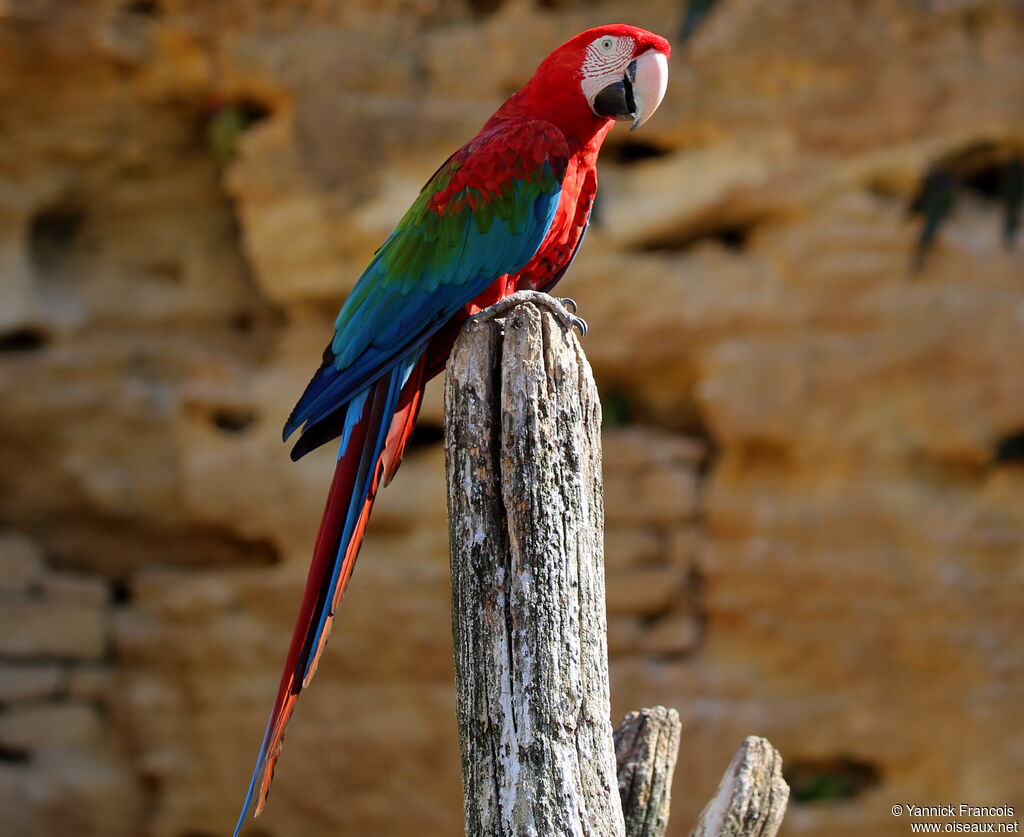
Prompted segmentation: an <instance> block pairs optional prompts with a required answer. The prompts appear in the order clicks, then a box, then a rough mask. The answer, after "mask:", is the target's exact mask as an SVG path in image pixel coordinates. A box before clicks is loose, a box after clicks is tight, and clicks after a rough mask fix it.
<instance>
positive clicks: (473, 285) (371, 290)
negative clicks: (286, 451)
mask: <svg viewBox="0 0 1024 837" xmlns="http://www.w3.org/2000/svg"><path fill="white" fill-rule="evenodd" d="M567 160H568V146H567V144H566V141H565V137H564V136H563V135H562V133H561V131H559V130H558V129H557V128H555V127H554V126H553V125H551V124H550V123H549V122H544V121H540V120H531V121H524V122H518V121H517V122H505V123H498V124H497V125H495V126H494V127H491V128H490V129H489V130H487V131H485V132H483V133H481V134H480V135H479V136H478V137H476V138H475V139H474V140H472V141H471V142H469V143H468V144H467V145H465V146H463V147H462V148H461V149H459V151H457V152H456V153H455V154H453V155H452V156H451V157H450V158H449V159H448V160H447V161H446V162H445V164H444V165H443V166H441V168H440V169H438V171H437V172H436V173H435V174H434V176H433V177H432V178H431V179H430V180H429V181H428V182H427V185H426V186H425V187H424V188H423V191H422V192H420V195H419V197H418V198H417V200H416V202H415V203H414V204H413V205H412V207H411V208H410V209H409V211H408V212H407V213H406V214H405V217H403V218H402V220H401V221H400V222H399V224H398V226H397V227H396V228H395V231H394V232H393V233H392V234H391V235H390V236H389V237H388V239H387V240H386V241H385V242H384V244H383V245H381V247H380V249H379V250H378V251H377V252H376V254H375V255H374V258H373V260H372V261H371V262H370V265H369V267H367V269H366V271H365V272H364V273H363V275H362V276H361V277H360V278H359V281H358V282H357V283H356V285H355V287H354V288H353V290H352V293H351V294H350V295H349V297H348V299H346V300H345V304H344V306H343V307H342V309H341V312H340V313H339V314H338V318H337V320H336V321H335V331H334V339H333V340H332V341H331V343H330V345H329V346H328V347H327V349H326V350H325V352H324V359H323V363H322V365H321V366H320V368H319V369H318V370H317V372H316V374H315V375H314V376H313V379H312V380H311V381H310V383H309V385H308V386H307V388H306V391H305V392H304V393H303V395H302V397H301V398H300V399H299V402H298V404H296V406H295V409H294V410H293V411H292V414H291V416H290V417H289V419H288V421H287V423H286V424H285V428H284V436H285V438H286V439H287V438H288V436H289V435H291V433H292V432H294V431H295V430H296V428H298V427H299V426H300V425H301V426H303V435H302V437H301V438H300V440H299V442H298V443H297V444H296V446H295V449H294V450H293V451H292V458H293V459H298V458H299V457H300V456H302V455H303V454H305V453H306V452H308V451H309V450H312V449H313V448H315V447H318V446H319V445H321V444H323V443H324V442H327V441H329V440H330V439H332V438H334V437H335V436H337V435H339V433H340V432H341V429H342V428H341V422H340V421H339V419H338V413H339V411H340V410H341V408H342V407H343V406H344V405H345V403H346V402H347V401H348V400H349V399H350V398H352V397H353V396H354V395H356V394H358V393H359V392H361V391H362V390H363V389H365V388H366V387H367V386H368V385H369V384H370V383H372V382H373V381H375V380H377V379H378V378H379V377H380V376H381V375H383V374H385V373H387V372H388V371H389V370H390V369H391V368H392V367H393V366H394V365H395V364H396V363H397V362H398V361H399V360H400V359H401V358H403V357H406V356H408V355H409V353H410V352H412V351H415V350H416V349H417V348H422V347H423V346H425V345H426V343H427V341H428V340H429V339H430V337H431V336H432V335H433V334H434V333H435V332H436V331H437V330H438V329H439V328H440V327H441V326H443V325H444V324H445V323H446V322H447V321H448V320H449V319H451V317H452V316H454V315H455V314H456V312H457V311H458V310H459V309H460V308H461V307H462V306H464V305H465V304H466V303H467V302H469V301H470V300H471V299H473V298H474V297H475V296H477V295H478V294H480V293H481V292H482V291H484V290H485V289H486V288H487V287H488V286H489V285H490V284H492V283H493V282H494V281H495V280H496V279H498V278H499V277H500V276H503V275H505V274H508V273H515V272H516V271H518V270H520V269H521V268H522V267H523V266H524V265H526V264H527V263H528V262H529V261H530V259H531V258H532V257H533V255H534V254H535V253H536V252H537V249H538V248H539V247H540V245H541V243H542V242H543V241H544V238H545V236H546V235H547V232H548V229H549V228H550V226H551V222H552V220H553V218H554V216H555V211H556V209H557V207H558V202H559V198H560V196H561V191H562V179H563V177H564V175H565V170H566V165H567Z"/></svg>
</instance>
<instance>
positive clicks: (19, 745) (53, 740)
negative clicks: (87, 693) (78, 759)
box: [0, 703, 102, 753]
mask: <svg viewBox="0 0 1024 837" xmlns="http://www.w3.org/2000/svg"><path fill="white" fill-rule="evenodd" d="M101 731H102V724H101V721H100V717H99V714H98V713H97V712H96V709H95V708H94V707H92V706H89V705H88V704H84V703H53V704H47V703H40V704H38V705H36V706H25V707H14V708H11V709H8V710H7V711H5V712H3V713H2V714H0V744H2V745H3V746H5V747H9V748H11V749H14V750H25V751H27V752H29V753H32V752H35V751H36V750H45V749H53V748H84V749H88V748H90V747H96V746H98V745H99V743H100V741H101Z"/></svg>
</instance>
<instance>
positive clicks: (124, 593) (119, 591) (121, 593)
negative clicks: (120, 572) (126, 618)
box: [110, 578, 135, 607]
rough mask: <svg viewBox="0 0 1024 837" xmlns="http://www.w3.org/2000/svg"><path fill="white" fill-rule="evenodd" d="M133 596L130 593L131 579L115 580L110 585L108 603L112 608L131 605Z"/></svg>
mask: <svg viewBox="0 0 1024 837" xmlns="http://www.w3.org/2000/svg"><path fill="white" fill-rule="evenodd" d="M134 597H135V594H134V593H133V592H132V585H131V579H129V578H115V579H114V580H113V581H112V582H111V584H110V601H111V604H113V605H114V607H125V606H126V605H130V604H131V603H132V599H133V598H134Z"/></svg>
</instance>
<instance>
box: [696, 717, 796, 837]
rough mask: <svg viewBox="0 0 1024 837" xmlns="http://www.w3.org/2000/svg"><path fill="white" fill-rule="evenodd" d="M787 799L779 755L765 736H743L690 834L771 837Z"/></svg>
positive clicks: (699, 836)
mask: <svg viewBox="0 0 1024 837" xmlns="http://www.w3.org/2000/svg"><path fill="white" fill-rule="evenodd" d="M788 801H789V785H787V784H786V781H785V780H784V779H783V778H782V757H781V756H780V755H779V753H778V751H777V750H776V749H775V748H774V747H773V746H772V745H771V743H770V742H769V741H768V739H766V738H758V737H757V736H755V735H750V736H747V738H746V739H744V741H743V743H742V744H741V745H740V748H739V749H738V750H737V751H736V755H734V756H733V757H732V761H731V762H730V763H729V767H728V768H727V769H726V771H725V775H724V776H722V781H721V782H720V783H719V785H718V792H717V793H716V794H715V796H714V797H713V798H712V800H711V801H710V802H709V803H708V804H707V807H705V808H704V811H703V813H701V815H700V819H699V820H697V825H696V826H694V829H693V831H692V832H691V834H690V837H774V835H775V834H776V833H777V832H778V830H779V826H780V825H782V817H783V815H784V814H785V813H786V803H787V802H788Z"/></svg>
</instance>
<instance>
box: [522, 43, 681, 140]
mask: <svg viewBox="0 0 1024 837" xmlns="http://www.w3.org/2000/svg"><path fill="white" fill-rule="evenodd" d="M671 51H672V48H671V46H670V45H669V42H668V41H667V40H665V39H664V38H663V37H661V36H660V35H655V34H654V33H653V32H648V31H647V30H646V29H640V28H638V27H636V26H627V25H625V24H621V23H620V24H612V25H609V26H598V27H597V28H595V29H588V30H587V31H586V32H581V33H580V34H579V35H576V37H574V38H571V39H570V40H568V41H566V42H565V43H564V44H562V45H561V46H560V47H558V49H556V50H555V51H554V52H552V53H551V55H549V56H548V57H547V58H546V59H544V61H543V62H542V63H541V65H540V66H539V67H538V68H537V72H536V73H535V75H534V77H533V78H532V79H531V80H530V83H529V84H528V85H527V86H526V87H525V88H524V89H523V91H522V94H523V95H524V96H525V97H526V98H528V99H529V100H530V101H531V103H533V104H534V105H535V106H536V107H539V108H540V109H541V110H542V111H544V114H543V115H544V117H545V118H549V119H551V121H554V122H556V124H563V125H565V124H566V123H570V122H571V123H575V125H580V126H582V123H584V122H592V123H593V122H596V123H597V124H604V123H605V122H607V120H610V119H615V120H630V121H632V123H633V125H632V128H638V127H640V126H641V125H643V124H644V122H646V121H647V120H648V119H649V118H650V117H651V114H653V113H654V111H655V110H657V108H658V105H660V104H661V100H662V99H663V98H664V96H665V90H666V88H667V87H668V57H669V54H670V53H671ZM608 124H609V125H610V123H608Z"/></svg>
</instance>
